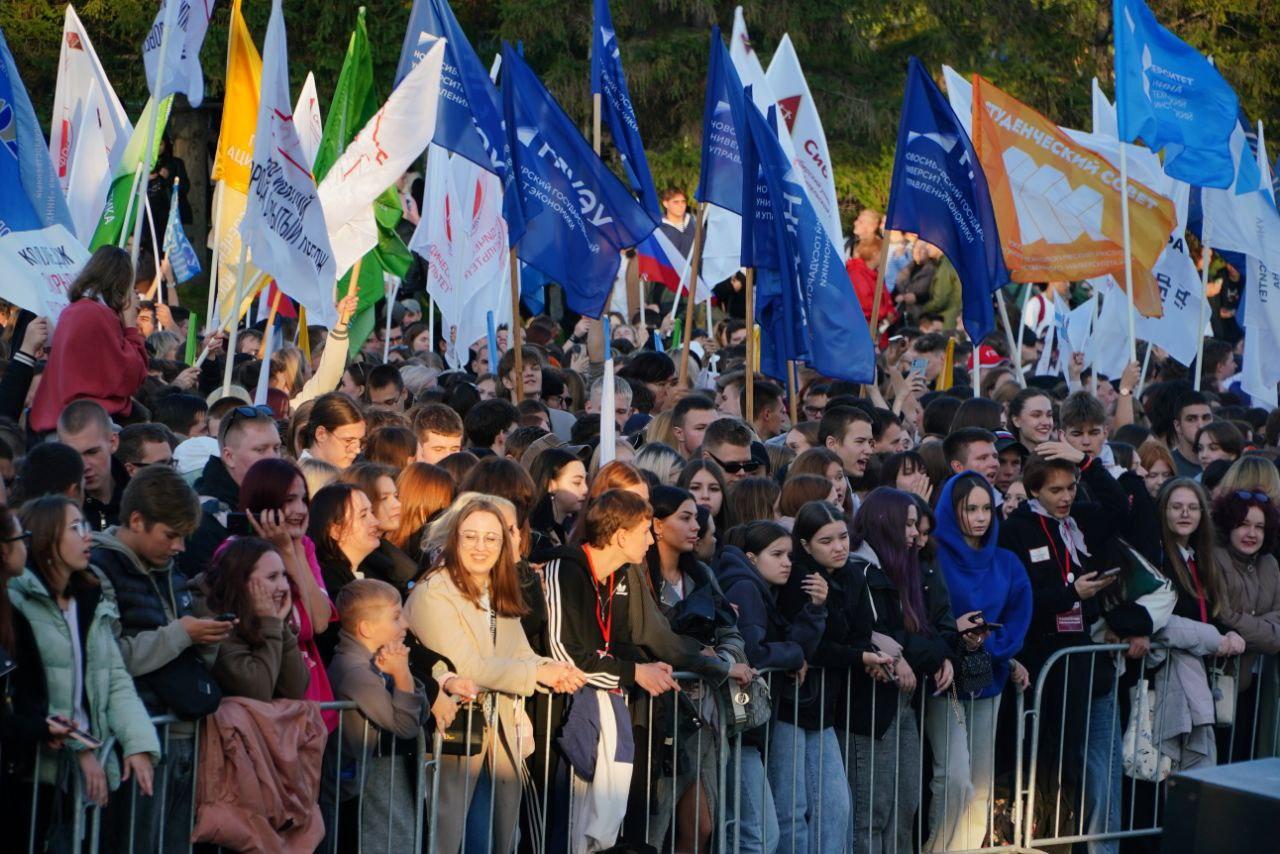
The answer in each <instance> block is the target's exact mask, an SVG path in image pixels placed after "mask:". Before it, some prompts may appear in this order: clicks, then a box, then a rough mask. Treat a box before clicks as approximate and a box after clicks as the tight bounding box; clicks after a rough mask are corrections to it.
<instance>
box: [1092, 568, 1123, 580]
mask: <svg viewBox="0 0 1280 854" xmlns="http://www.w3.org/2000/svg"><path fill="white" fill-rule="evenodd" d="M1122 571H1123V570H1122V569H1121V568H1120V567H1118V566H1113V567H1111V568H1110V569H1100V570H1098V571H1097V572H1095V573H1094V574H1093V575H1094V577H1095V578H1112V577H1114V576H1117V575H1119V574H1120V573H1121V572H1122Z"/></svg>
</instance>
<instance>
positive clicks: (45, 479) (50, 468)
mask: <svg viewBox="0 0 1280 854" xmlns="http://www.w3.org/2000/svg"><path fill="white" fill-rule="evenodd" d="M42 495H65V496H66V497H67V498H70V499H71V500H72V501H74V502H75V503H76V504H78V505H83V504H84V458H83V457H81V456H80V455H79V454H78V453H76V449H75V448H72V447H71V446H70V445H64V444H62V443H61V442H54V441H44V442H41V443H40V444H39V445H36V446H35V447H34V448H32V449H31V450H29V451H27V455H26V456H25V457H23V458H22V464H21V465H20V466H18V476H17V478H16V479H15V480H14V483H13V496H12V500H11V506H14V507H16V506H18V505H19V504H21V503H23V502H26V501H30V500H31V499H33V498H39V497H40V496H42Z"/></svg>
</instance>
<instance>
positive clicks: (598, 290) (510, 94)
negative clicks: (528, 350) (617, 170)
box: [502, 42, 657, 317]
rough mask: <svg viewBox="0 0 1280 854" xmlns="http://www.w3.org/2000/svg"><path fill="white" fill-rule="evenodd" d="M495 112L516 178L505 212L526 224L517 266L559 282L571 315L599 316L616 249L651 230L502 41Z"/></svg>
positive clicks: (618, 253)
mask: <svg viewBox="0 0 1280 854" xmlns="http://www.w3.org/2000/svg"><path fill="white" fill-rule="evenodd" d="M502 106H503V118H504V121H505V124H506V129H507V134H508V141H509V144H510V147H511V153H512V160H513V164H514V166H515V170H516V175H518V182H517V183H518V194H517V195H515V196H514V198H513V199H512V201H513V202H514V204H513V205H512V207H519V208H520V213H521V215H522V216H523V218H524V224H525V232H524V236H523V237H522V238H521V239H520V243H519V247H520V260H522V261H524V262H525V263H526V264H528V265H530V266H531V267H536V268H537V269H539V270H541V271H542V272H543V273H544V274H546V275H547V276H549V277H550V278H551V279H552V280H553V281H555V282H558V283H559V284H560V287H561V288H563V289H564V295H565V301H566V302H567V303H568V305H569V308H571V309H572V310H573V311H575V312H577V313H578V314H582V315H586V316H587V317H599V316H600V312H601V311H602V310H603V309H604V306H605V302H606V301H607V300H608V298H609V291H610V290H611V289H612V287H613V282H614V279H615V278H617V275H618V265H619V263H621V260H622V255H621V252H622V250H623V249H626V248H627V247H629V246H635V245H636V244H637V243H639V242H640V241H641V240H643V239H644V238H646V237H648V236H649V234H651V233H652V232H653V230H654V228H656V227H657V223H656V222H655V221H654V218H653V216H652V215H650V214H649V212H648V211H646V210H645V209H644V208H643V207H641V206H640V203H639V202H637V201H636V200H635V197H634V196H632V195H631V193H630V191H629V190H627V187H626V185H624V184H623V183H622V182H621V181H619V180H618V178H617V176H616V175H614V174H613V172H611V171H610V170H609V167H607V166H605V164H604V162H603V161H601V160H600V158H599V157H597V156H596V153H595V152H594V151H592V150H591V145H590V143H588V142H587V141H586V140H585V139H583V137H582V134H581V133H580V132H579V131H578V128H577V126H576V125H575V124H574V123H573V120H572V119H570V118H569V117H568V116H567V115H565V112H564V110H562V109H561V108H560V105H559V104H557V103H556V101H555V99H554V98H552V97H551V93H550V92H548V91H547V90H546V88H545V87H544V86H543V85H542V83H541V81H539V80H538V78H537V76H536V75H535V74H534V73H533V70H532V69H530V68H529V66H528V65H526V64H525V61H524V60H523V59H521V58H520V56H519V55H518V54H517V53H516V51H515V49H514V48H512V47H511V45H509V44H506V43H505V42H504V43H503V45H502Z"/></svg>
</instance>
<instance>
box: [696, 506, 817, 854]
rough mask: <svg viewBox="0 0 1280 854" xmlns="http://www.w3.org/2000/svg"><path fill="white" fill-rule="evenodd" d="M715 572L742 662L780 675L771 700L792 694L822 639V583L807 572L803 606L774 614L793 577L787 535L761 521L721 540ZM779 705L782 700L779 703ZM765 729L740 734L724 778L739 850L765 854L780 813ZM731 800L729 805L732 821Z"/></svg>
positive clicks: (775, 841)
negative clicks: (738, 752)
mask: <svg viewBox="0 0 1280 854" xmlns="http://www.w3.org/2000/svg"><path fill="white" fill-rule="evenodd" d="M725 543H726V545H725V547H724V548H723V549H722V550H721V552H720V559H719V562H718V564H717V566H716V573H717V576H718V577H719V580H720V587H721V589H722V590H724V595H725V598H726V599H728V600H729V602H730V604H732V605H733V606H734V608H735V609H736V610H737V612H738V630H739V631H740V632H741V633H742V639H743V642H744V645H745V648H746V655H747V663H748V664H750V665H751V666H752V667H753V668H755V669H756V670H764V669H766V668H768V669H773V670H781V671H786V672H784V673H778V674H775V675H773V676H772V677H771V681H770V685H771V692H772V693H773V695H774V696H775V697H780V696H781V695H783V694H787V695H788V696H790V692H791V691H794V690H796V686H797V684H798V683H800V682H802V681H803V680H804V676H805V671H806V670H807V669H808V661H809V659H810V658H812V657H813V654H814V652H815V651H817V648H818V642H819V641H820V640H822V633H823V630H824V629H825V628H826V624H827V607H826V602H827V582H826V579H824V578H823V577H822V576H820V575H814V574H811V575H809V576H807V577H806V578H804V579H803V580H802V581H801V582H800V583H801V586H802V589H803V590H804V591H805V593H807V594H808V597H809V601H808V602H807V603H805V605H804V606H803V607H802V608H801V609H800V611H799V612H798V613H797V614H796V615H795V616H794V617H793V618H792V619H787V618H786V617H784V616H783V615H782V613H781V611H779V609H778V592H779V591H780V590H781V589H782V587H783V586H784V585H785V584H786V583H787V579H788V578H790V577H791V546H792V543H791V533H790V532H789V531H787V529H786V528H784V527H782V526H781V525H779V524H778V523H777V522H771V521H767V520H762V521H758V522H749V523H747V524H746V525H739V526H737V527H736V528H733V529H732V530H730V531H729V532H728V533H727V534H726V535H725ZM779 702H782V701H781V700H780V701H779ZM764 729H765V728H764V727H757V728H756V729H754V730H751V731H748V732H746V733H744V734H743V736H742V758H741V763H740V765H739V766H738V768H737V769H735V768H734V767H733V762H732V760H730V767H729V776H728V779H730V780H736V781H738V788H739V791H740V793H739V794H738V795H737V800H738V803H739V805H740V806H739V808H738V827H739V836H740V838H739V839H738V843H739V848H738V850H740V851H742V852H744V854H746V853H747V852H766V854H771V852H773V851H775V850H777V849H778V846H779V844H780V842H781V840H780V839H779V829H778V813H777V809H776V808H775V805H774V799H773V791H772V789H771V787H770V785H769V781H768V779H767V778H766V776H765V770H764V760H763V759H762V756H763V747H764V741H765V732H763V730H764ZM734 802H735V795H734V793H733V792H731V793H730V794H729V797H728V799H727V803H728V809H729V810H730V813H731V815H730V818H731V817H732V811H733V809H734Z"/></svg>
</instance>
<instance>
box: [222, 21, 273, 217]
mask: <svg viewBox="0 0 1280 854" xmlns="http://www.w3.org/2000/svg"><path fill="white" fill-rule="evenodd" d="M240 2H241V0H234V2H233V3H232V4H231V23H230V26H229V29H228V35H227V40H228V45H227V84H226V91H225V94H224V96H223V110H222V125H221V127H220V129H219V131H218V149H217V153H216V154H215V155H214V158H213V173H212V175H211V180H214V181H222V182H223V183H225V184H227V185H228V186H229V187H232V188H233V189H236V190H239V191H240V192H242V193H245V192H248V190H249V170H250V168H251V167H252V166H253V134H254V132H255V131H256V130H257V119H258V92H259V90H260V89H261V88H262V57H261V56H259V54H258V49H257V48H256V47H255V46H254V44H253V36H252V35H250V33H249V25H248V24H247V23H245V20H244V15H243V14H242V12H241V10H240Z"/></svg>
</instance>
